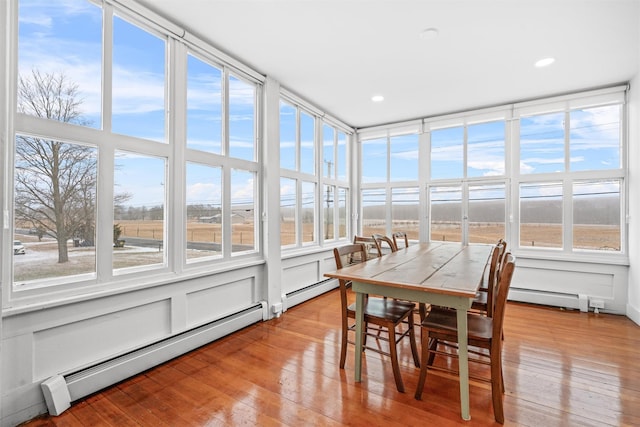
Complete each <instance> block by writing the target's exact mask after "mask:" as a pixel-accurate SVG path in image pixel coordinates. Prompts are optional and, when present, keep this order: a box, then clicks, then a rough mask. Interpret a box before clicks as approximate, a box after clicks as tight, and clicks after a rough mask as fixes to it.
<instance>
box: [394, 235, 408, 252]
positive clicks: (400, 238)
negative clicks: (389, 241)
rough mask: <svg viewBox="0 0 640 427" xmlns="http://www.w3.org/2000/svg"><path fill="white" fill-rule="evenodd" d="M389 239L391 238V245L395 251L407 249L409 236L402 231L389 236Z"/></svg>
mask: <svg viewBox="0 0 640 427" xmlns="http://www.w3.org/2000/svg"><path fill="white" fill-rule="evenodd" d="M391 237H392V238H393V244H394V245H396V248H397V249H400V248H408V247H409V236H407V233H405V232H404V231H396V232H395V233H393V234H392V235H391ZM401 243H402V244H404V246H401Z"/></svg>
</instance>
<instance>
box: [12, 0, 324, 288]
mask: <svg viewBox="0 0 640 427" xmlns="http://www.w3.org/2000/svg"><path fill="white" fill-rule="evenodd" d="M18 4H19V9H18V13H19V20H18V22H19V27H18V55H17V56H18V75H17V79H16V85H15V86H16V89H17V93H16V99H17V105H16V114H15V116H16V120H15V122H14V126H13V128H14V129H15V138H14V142H13V144H14V147H13V148H14V153H13V157H14V158H15V170H14V174H13V176H14V183H13V189H14V197H13V201H14V207H13V212H12V219H13V223H14V240H18V241H19V242H20V244H21V245H22V246H23V247H24V251H21V250H20V251H18V252H19V253H18V254H17V255H15V256H14V262H13V270H12V271H13V286H12V291H11V292H10V293H9V298H10V299H11V298H16V299H18V298H20V297H21V296H22V295H25V296H27V294H28V296H29V297H30V298H31V297H33V296H34V295H35V293H36V292H39V293H42V294H43V295H44V294H46V293H47V292H48V291H49V289H51V290H52V291H58V290H63V291H65V292H67V291H68V292H70V293H74V292H86V291H83V290H82V288H81V287H82V286H89V285H95V284H107V285H109V284H113V286H119V285H120V284H121V283H123V284H125V285H126V281H127V280H128V278H130V279H129V280H133V281H135V280H136V278H139V277H141V276H143V275H144V274H145V272H147V271H149V270H154V274H158V276H157V277H159V278H161V277H162V276H161V275H162V274H168V275H171V276H172V277H173V276H174V275H175V274H176V272H178V271H183V270H184V268H186V267H188V268H198V266H200V265H202V263H207V262H220V260H222V261H224V260H229V259H230V258H231V257H239V256H247V257H249V256H256V254H257V252H258V248H259V247H260V246H259V241H258V236H260V233H259V231H260V230H259V229H258V226H259V222H257V221H256V212H259V206H258V202H259V199H258V198H257V196H256V195H257V194H258V188H259V175H258V170H259V167H258V148H257V141H258V131H257V129H258V124H259V123H260V117H259V113H260V110H259V109H258V108H257V106H258V105H260V102H259V101H260V97H261V83H260V81H259V80H256V77H255V76H254V75H251V74H250V73H247V74H245V73H244V72H243V71H242V70H241V69H240V68H238V67H237V66H235V67H231V66H229V65H228V64H225V62H223V61H221V60H217V59H216V58H215V52H214V53H209V52H206V51H204V50H202V46H198V47H195V46H190V45H189V46H185V44H184V43H182V42H181V43H180V44H176V42H175V40H174V39H173V37H174V36H173V35H172V34H171V33H169V32H168V31H165V30H162V29H160V28H159V27H158V26H157V25H154V24H153V23H150V22H148V21H146V18H144V17H141V16H139V15H137V14H135V13H131V11H128V10H126V9H122V8H120V7H119V6H118V5H117V4H115V5H113V4H111V3H108V5H106V6H104V8H102V7H100V4H97V3H96V2H93V1H88V0H70V1H65V2H49V3H46V2H44V3H43V2H40V1H32V0H20V1H19V2H18ZM43 18H45V19H43ZM169 51H172V52H173V53H174V54H173V55H171V56H169V55H167V52H169ZM105 52H106V53H110V55H104V53H105ZM170 69H184V70H186V73H187V75H186V79H185V82H184V83H182V82H180V83H178V77H177V76H175V75H172V74H171V73H169V72H168V70H170ZM171 79H175V80H171ZM185 83H186V84H185ZM169 88H171V89H169ZM172 91H173V92H177V91H182V92H184V93H182V92H180V93H173V92H172ZM169 94H171V96H169ZM168 111H171V114H168V113H167V112H168ZM32 129H38V132H37V135H35V134H33V130H32ZM312 133H313V131H312ZM182 201H184V205H183V204H182V203H181V202H182ZM225 203H226V207H225ZM181 206H182V208H181ZM105 207H106V208H107V209H105ZM109 207H112V208H109ZM111 209H112V210H111ZM181 209H183V210H182V211H181ZM316 237H317V236H316ZM175 248H177V249H178V250H173V249H175ZM196 262H197V263H196ZM116 276H117V280H116ZM151 284H152V283H151ZM102 289H104V287H102ZM23 290H24V291H27V292H26V293H24V294H22V293H20V292H21V291H23Z"/></svg>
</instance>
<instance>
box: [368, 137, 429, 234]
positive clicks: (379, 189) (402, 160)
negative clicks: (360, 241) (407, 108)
mask: <svg viewBox="0 0 640 427" xmlns="http://www.w3.org/2000/svg"><path fill="white" fill-rule="evenodd" d="M360 146H361V150H360V152H361V156H362V182H361V187H362V189H361V217H362V220H361V231H360V233H361V234H362V235H364V236H371V235H372V234H383V235H387V236H391V234H392V233H394V232H396V231H404V232H405V233H407V236H408V237H409V239H411V240H414V241H417V240H418V239H419V237H420V197H419V190H418V169H419V164H420V162H419V135H418V133H417V132H410V133H408V132H406V131H405V132H398V133H397V134H395V133H394V132H392V131H390V132H388V133H387V135H385V136H383V137H381V136H377V135H376V136H375V137H372V138H369V139H366V138H363V139H362V140H361V144H360Z"/></svg>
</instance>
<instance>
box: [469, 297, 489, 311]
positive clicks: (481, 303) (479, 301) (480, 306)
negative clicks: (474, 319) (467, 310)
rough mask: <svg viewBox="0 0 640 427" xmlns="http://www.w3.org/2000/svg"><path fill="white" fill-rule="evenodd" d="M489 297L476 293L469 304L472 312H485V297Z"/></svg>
mask: <svg viewBox="0 0 640 427" xmlns="http://www.w3.org/2000/svg"><path fill="white" fill-rule="evenodd" d="M488 296H489V295H488V294H487V293H486V292H478V293H477V294H476V297H475V298H474V299H473V302H472V303H471V309H472V310H480V311H487V297H488Z"/></svg>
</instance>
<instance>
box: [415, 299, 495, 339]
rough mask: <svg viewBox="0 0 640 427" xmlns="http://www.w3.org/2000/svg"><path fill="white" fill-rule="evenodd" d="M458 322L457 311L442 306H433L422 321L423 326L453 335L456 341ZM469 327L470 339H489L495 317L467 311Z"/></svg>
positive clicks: (431, 330)
mask: <svg viewBox="0 0 640 427" xmlns="http://www.w3.org/2000/svg"><path fill="white" fill-rule="evenodd" d="M457 324H458V320H457V318H456V311H455V310H451V309H447V308H442V307H432V308H431V311H430V312H429V315H428V316H427V317H426V318H425V319H424V320H423V321H422V327H423V328H426V329H428V330H429V332H433V333H440V334H444V335H449V336H453V337H454V341H457V336H458V328H457ZM467 328H468V336H469V340H470V341H473V340H480V341H485V340H486V341H489V340H490V339H491V334H492V331H493V319H491V318H490V317H486V316H482V315H479V314H474V313H467Z"/></svg>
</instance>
